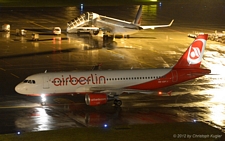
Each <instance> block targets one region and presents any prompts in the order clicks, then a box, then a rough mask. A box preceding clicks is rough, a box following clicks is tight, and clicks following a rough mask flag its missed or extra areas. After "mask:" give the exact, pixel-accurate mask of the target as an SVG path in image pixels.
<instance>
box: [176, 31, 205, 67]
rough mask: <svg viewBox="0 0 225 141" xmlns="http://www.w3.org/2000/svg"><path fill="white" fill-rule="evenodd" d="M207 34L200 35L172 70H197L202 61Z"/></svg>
mask: <svg viewBox="0 0 225 141" xmlns="http://www.w3.org/2000/svg"><path fill="white" fill-rule="evenodd" d="M207 38H208V34H200V35H198V37H197V38H196V39H195V40H194V42H193V43H192V44H191V45H190V47H189V48H188V49H187V50H186V52H185V53H184V54H183V56H182V57H181V58H180V60H179V61H178V62H177V64H176V65H175V66H174V67H173V68H174V69H179V68H199V67H200V65H201V61H202V56H203V53H204V50H205V46H206V40H207Z"/></svg>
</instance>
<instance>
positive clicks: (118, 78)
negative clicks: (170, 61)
mask: <svg viewBox="0 0 225 141" xmlns="http://www.w3.org/2000/svg"><path fill="white" fill-rule="evenodd" d="M170 71H171V69H146V70H108V71H101V70H99V71H85V72H76V71H71V72H48V73H40V74H35V75H31V76H29V77H27V78H26V79H25V81H24V82H21V83H20V84H18V85H17V86H16V88H15V90H16V91H17V92H18V93H20V94H26V95H33V94H34V95H35V94H37V95H38V94H66V93H68V94H71V93H90V92H94V91H111V92H112V91H113V90H115V91H116V90H119V89H127V88H128V87H130V86H134V85H138V84H142V83H146V82H149V81H153V80H156V79H159V78H160V77H162V76H164V75H166V74H167V73H169V72H170ZM168 79H171V78H168ZM169 81H170V80H168V82H169ZM159 83H167V82H166V80H164V82H159ZM140 89H141V88H140ZM144 89H145V88H144ZM150 89H151V86H150V87H149V90H150ZM145 90H147V89H145Z"/></svg>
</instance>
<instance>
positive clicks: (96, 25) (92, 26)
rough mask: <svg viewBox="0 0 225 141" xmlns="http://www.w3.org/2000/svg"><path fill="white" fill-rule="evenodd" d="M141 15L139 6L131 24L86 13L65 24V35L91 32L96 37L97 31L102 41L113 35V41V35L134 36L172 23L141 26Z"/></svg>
mask: <svg viewBox="0 0 225 141" xmlns="http://www.w3.org/2000/svg"><path fill="white" fill-rule="evenodd" d="M141 15H142V5H140V7H139V9H138V12H137V14H136V18H135V20H134V21H133V22H128V21H125V20H119V19H116V18H111V17H107V16H102V15H99V14H97V13H93V12H86V13H84V14H82V15H80V16H79V17H77V18H75V19H73V20H71V21H70V22H68V23H67V33H79V32H91V33H93V34H94V35H97V34H98V33H99V31H103V40H104V39H105V38H107V37H108V36H109V35H113V40H115V35H123V36H124V35H126V36H127V37H129V35H130V34H134V33H136V32H138V31H140V30H143V29H155V28H159V27H169V26H171V25H172V24H173V21H174V20H172V21H171V22H170V23H169V24H168V25H150V26H141Z"/></svg>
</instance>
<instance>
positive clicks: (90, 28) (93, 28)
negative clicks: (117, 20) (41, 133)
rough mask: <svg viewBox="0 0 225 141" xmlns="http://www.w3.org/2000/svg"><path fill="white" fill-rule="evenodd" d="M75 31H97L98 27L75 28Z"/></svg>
mask: <svg viewBox="0 0 225 141" xmlns="http://www.w3.org/2000/svg"><path fill="white" fill-rule="evenodd" d="M76 29H80V30H99V28H98V27H76Z"/></svg>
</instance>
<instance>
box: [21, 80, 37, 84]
mask: <svg viewBox="0 0 225 141" xmlns="http://www.w3.org/2000/svg"><path fill="white" fill-rule="evenodd" d="M23 83H29V84H35V80H24V81H23Z"/></svg>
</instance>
